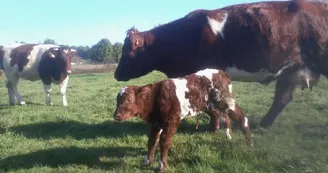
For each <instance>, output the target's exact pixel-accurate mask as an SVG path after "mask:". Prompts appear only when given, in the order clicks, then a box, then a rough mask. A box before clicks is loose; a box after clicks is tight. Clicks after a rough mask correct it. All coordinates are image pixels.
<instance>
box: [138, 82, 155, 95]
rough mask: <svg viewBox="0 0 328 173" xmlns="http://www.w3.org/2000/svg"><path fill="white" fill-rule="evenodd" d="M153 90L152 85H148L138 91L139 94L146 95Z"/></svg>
mask: <svg viewBox="0 0 328 173" xmlns="http://www.w3.org/2000/svg"><path fill="white" fill-rule="evenodd" d="M152 88H153V85H151V84H148V85H146V86H143V87H141V88H140V89H139V93H140V94H147V93H150V91H151V89H152Z"/></svg>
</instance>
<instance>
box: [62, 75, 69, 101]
mask: <svg viewBox="0 0 328 173" xmlns="http://www.w3.org/2000/svg"><path fill="white" fill-rule="evenodd" d="M68 79H69V76H67V77H66V78H65V79H64V80H63V81H62V82H61V83H60V94H61V97H62V103H63V106H67V98H66V90H67V84H68Z"/></svg>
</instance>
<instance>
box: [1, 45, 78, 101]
mask: <svg viewBox="0 0 328 173" xmlns="http://www.w3.org/2000/svg"><path fill="white" fill-rule="evenodd" d="M75 52H76V50H74V49H70V48H69V47H63V46H56V45H51V44H12V45H6V46H1V47H0V66H1V69H2V70H3V71H4V72H5V74H6V77H7V85H6V86H7V88H8V96H9V102H10V104H12V105H15V104H16V99H15V98H17V101H18V104H20V105H26V103H25V101H24V100H23V98H22V96H21V95H20V94H19V92H18V89H17V84H18V81H19V79H20V78H23V79H26V80H30V81H36V80H40V79H41V80H42V82H43V86H44V91H45V93H46V104H47V105H52V103H51V98H50V93H51V91H52V87H51V83H55V84H60V94H61V96H62V104H63V105H64V106H67V99H66V90H67V84H68V79H69V76H68V75H69V74H70V73H71V58H72V57H73V56H74V54H75Z"/></svg>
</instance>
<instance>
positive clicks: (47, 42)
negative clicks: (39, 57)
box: [43, 38, 57, 45]
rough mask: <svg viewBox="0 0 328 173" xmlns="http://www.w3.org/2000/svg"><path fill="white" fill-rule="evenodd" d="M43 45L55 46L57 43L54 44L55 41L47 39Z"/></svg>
mask: <svg viewBox="0 0 328 173" xmlns="http://www.w3.org/2000/svg"><path fill="white" fill-rule="evenodd" d="M43 44H55V45H57V43H56V42H55V40H53V39H50V38H47V39H45V40H44V41H43Z"/></svg>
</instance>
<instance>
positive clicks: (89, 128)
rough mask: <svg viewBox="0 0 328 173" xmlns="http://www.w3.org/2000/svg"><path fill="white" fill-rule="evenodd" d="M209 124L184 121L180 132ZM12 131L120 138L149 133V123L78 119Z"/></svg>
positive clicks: (45, 136) (42, 135)
mask: <svg viewBox="0 0 328 173" xmlns="http://www.w3.org/2000/svg"><path fill="white" fill-rule="evenodd" d="M208 127H209V126H208V124H200V125H199V129H198V130H196V129H195V124H193V123H187V122H182V123H181V125H180V127H179V129H178V133H196V132H197V133H198V132H205V131H207V129H208ZM9 130H10V131H12V132H14V133H17V134H20V135H24V136H25V137H27V138H41V139H53V138H65V137H71V138H74V139H77V140H80V139H94V138H97V137H108V138H119V137H122V136H125V135H130V136H140V135H144V134H146V135H147V134H148V132H149V125H147V124H145V123H144V122H141V121H140V122H129V121H125V122H116V121H108V122H106V123H101V124H87V123H81V122H77V121H63V122H47V123H37V124H27V125H21V126H15V127H11V128H10V129H9Z"/></svg>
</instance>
